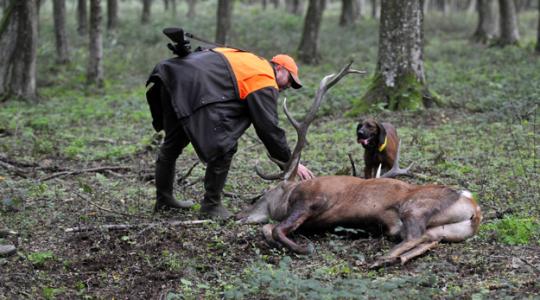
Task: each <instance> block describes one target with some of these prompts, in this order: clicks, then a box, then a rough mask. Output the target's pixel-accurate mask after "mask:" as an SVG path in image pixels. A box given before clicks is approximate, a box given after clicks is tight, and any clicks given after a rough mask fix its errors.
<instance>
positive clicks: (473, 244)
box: [0, 0, 540, 299]
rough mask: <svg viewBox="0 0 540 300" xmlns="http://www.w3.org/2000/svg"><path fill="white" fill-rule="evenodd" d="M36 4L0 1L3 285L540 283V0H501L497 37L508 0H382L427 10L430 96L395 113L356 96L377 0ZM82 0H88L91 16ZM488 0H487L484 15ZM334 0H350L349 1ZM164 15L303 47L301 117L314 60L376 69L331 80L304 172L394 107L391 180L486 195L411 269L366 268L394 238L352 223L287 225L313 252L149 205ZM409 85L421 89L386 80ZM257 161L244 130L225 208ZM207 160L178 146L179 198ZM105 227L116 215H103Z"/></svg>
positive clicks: (149, 288) (457, 292) (207, 33)
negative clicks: (150, 91)
mask: <svg viewBox="0 0 540 300" xmlns="http://www.w3.org/2000/svg"><path fill="white" fill-rule="evenodd" d="M39 2H40V3H37V1H35V0H25V1H9V0H3V1H0V12H1V15H2V16H3V17H2V22H1V23H0V46H1V47H0V53H2V54H3V55H1V57H0V62H1V63H0V74H1V76H0V77H1V79H2V80H1V81H0V83H1V85H0V86H1V88H0V95H1V103H0V245H2V246H6V247H8V246H9V247H11V248H9V249H13V251H11V250H10V251H6V253H4V254H3V255H2V256H1V257H0V270H1V271H0V282H1V284H0V298H21V297H24V298H47V299H53V298H111V297H115V298H130V297H131V298H161V299H184V298H186V299H196V298H199V299H200V298H208V299H216V298H223V297H225V298H239V299H242V298H249V299H261V298H268V299H275V298H278V299H288V298H300V299H356V298H366V297H377V298H397V297H406V298H415V299H416V298H433V297H437V298H446V297H451V298H453V297H467V298H469V297H494V296H497V297H499V296H505V295H507V296H519V297H522V296H531V295H538V294H539V293H540V284H539V283H538V280H537V278H538V275H539V274H540V254H539V253H540V225H539V218H540V196H539V195H540V175H539V165H540V164H539V162H540V160H539V155H538V154H539V149H540V145H539V141H538V136H539V127H540V125H539V124H538V111H539V110H538V105H539V104H540V72H539V70H540V55H539V54H538V52H539V51H540V46H539V44H538V38H539V34H540V33H539V30H540V22H539V20H538V15H539V10H540V8H539V7H538V6H539V4H540V3H538V1H519V0H516V1H510V2H511V3H512V4H513V10H514V11H515V14H514V17H515V25H516V26H517V27H516V28H514V30H517V32H518V34H517V36H516V35H515V31H514V32H510V35H509V36H510V39H504V38H503V37H505V34H504V30H503V28H505V27H504V26H501V25H500V24H502V23H503V22H502V21H501V20H502V18H503V16H504V15H505V14H506V13H507V12H508V8H507V7H506V6H505V5H508V3H509V1H506V0H500V1H481V0H478V1H435V0H434V1H409V0H408V1H388V2H386V1H383V2H385V3H393V5H394V8H396V7H397V8H400V6H401V5H408V4H411V3H412V4H415V5H416V6H417V7H418V8H419V9H421V10H422V13H423V19H422V22H423V24H422V27H421V28H422V30H423V32H422V40H421V43H422V48H423V66H424V70H425V72H424V76H425V78H424V79H425V80H423V82H422V83H423V86H424V87H427V88H428V89H429V93H430V95H431V96H432V97H433V98H434V99H438V101H437V104H439V105H430V107H415V108H414V109H401V110H395V109H396V108H399V107H391V106H389V103H388V102H384V101H383V102H375V103H373V105H370V106H368V107H364V106H362V105H361V104H362V103H365V101H364V100H366V101H367V100H369V99H367V97H366V95H367V94H368V92H369V91H372V90H373V89H372V88H373V85H374V83H376V82H377V80H376V79H377V74H378V67H377V66H378V61H379V60H380V56H381V55H380V54H381V49H380V47H381V46H380V43H379V40H380V33H379V29H380V20H381V19H384V17H385V16H384V15H381V10H380V5H381V4H380V3H378V1H346V0H344V1H322V0H310V1H254V0H253V1H195V0H190V1H173V0H168V1H149V0H145V1H134V0H133V1H129V0H124V1H99V0H92V1H84V0H80V1H79V0H78V1H70V0H68V1H63V0H53V1H44V0H42V1H39ZM21 3H23V4H24V5H23V4H21ZM62 3H64V4H65V11H64V14H65V19H64V22H65V25H64V27H63V28H64V30H65V32H64V34H62V33H60V32H59V31H60V30H59V29H60V28H62V26H60V25H59V24H61V21H59V19H58V16H59V15H58V5H61V4H62ZM81 3H84V4H90V6H88V8H87V9H88V11H87V12H86V13H87V14H86V15H82V13H81V10H80V8H81ZM110 3H116V4H117V7H116V14H115V15H108V13H109V12H110V11H114V6H108V5H110ZM351 3H352V4H351ZM482 3H483V4H484V5H485V4H486V3H487V5H488V6H489V12H488V13H487V14H486V13H485V11H484V14H480V11H481V10H480V9H479V8H481V7H482V6H481V4H482ZM149 4H150V6H148V5H149ZM419 4H421V5H419ZM346 5H352V6H351V8H348V9H345V10H343V7H346ZM359 5H360V6H359ZM84 6H85V7H86V5H84ZM55 7H56V9H54V8H55ZM97 8H99V10H97ZM310 8H312V9H315V12H314V16H315V18H314V19H312V20H311V21H309V20H308V19H309V17H308V16H310V13H309V11H310ZM317 8H318V10H316V9H317ZM384 11H385V10H383V12H384ZM386 11H390V10H386ZM55 12H56V13H55ZM96 12H99V14H96ZM351 12H352V14H351ZM26 13H28V14H29V15H25V14H26ZM318 15H320V17H319V18H317V16H318ZM24 16H30V18H29V19H30V20H31V21H33V22H29V23H26V25H20V27H18V28H23V29H21V30H23V31H22V32H23V33H24V34H21V33H20V32H19V33H17V32H15V30H13V28H14V27H10V26H13V25H10V24H12V23H10V22H13V20H15V19H17V18H19V20H21V18H22V19H23V20H24V19H25V17H24ZM55 16H56V19H55ZM114 16H115V17H114ZM311 16H313V14H312V15H311ZM482 18H487V19H488V20H489V22H487V23H482V21H483V20H482ZM313 20H314V21H315V22H319V24H318V27H317V26H316V35H315V36H314V38H311V39H308V41H306V33H305V30H306V27H307V25H306V24H313V23H310V22H312V21H313ZM113 21H114V22H113ZM500 21H501V22H500ZM85 22H87V23H86V25H84V23H85ZM218 24H219V25H218ZM486 24H487V25H486ZM480 25H482V26H480ZM25 26H26V27H25ZM170 26H180V27H183V28H185V29H186V31H188V32H191V33H193V34H196V35H198V36H201V37H204V38H207V39H210V40H216V41H219V42H222V43H227V44H230V45H234V46H236V47H240V48H243V49H249V50H250V51H253V52H255V53H257V54H259V55H261V56H263V57H266V58H271V57H272V56H273V55H274V54H277V53H288V54H290V55H292V56H294V57H297V58H298V59H299V60H298V61H299V65H300V76H301V79H302V81H303V83H304V88H303V89H301V90H298V91H296V90H294V91H286V92H284V93H283V94H282V97H287V99H288V105H289V109H290V110H291V111H292V112H293V114H294V115H295V116H296V117H297V118H301V116H303V114H304V113H305V111H306V109H307V107H308V105H309V104H310V102H311V100H312V97H313V95H314V93H315V90H316V88H317V87H318V84H319V81H320V80H321V79H322V77H323V76H325V75H327V74H330V73H333V72H336V71H337V70H338V69H339V68H340V67H342V66H343V65H345V64H346V63H348V62H349V61H350V60H354V65H353V66H354V67H355V68H356V69H362V70H366V71H368V74H369V76H364V77H358V76H349V77H347V78H345V79H343V80H342V81H341V82H340V83H339V84H338V85H337V86H335V87H334V88H333V89H332V90H331V91H330V92H329V93H328V96H327V98H326V100H325V102H324V103H323V105H322V107H321V109H320V111H319V114H318V117H317V119H316V120H315V122H314V123H313V126H311V128H310V132H309V134H308V139H309V144H308V145H307V146H306V147H305V150H304V151H303V156H302V161H303V163H304V164H305V165H306V166H308V167H309V168H310V169H311V170H312V171H314V173H315V174H316V175H317V176H322V175H332V174H338V173H340V174H343V173H345V174H347V173H350V164H349V160H348V157H347V155H348V154H349V153H351V154H352V155H353V157H354V158H355V160H356V161H357V162H361V158H362V155H363V149H362V148H361V147H360V146H359V145H358V144H357V143H356V138H355V128H356V124H357V122H358V120H359V119H362V118H365V117H366V116H373V117H376V118H378V119H380V120H385V121H390V122H392V123H393V124H394V125H396V127H397V128H398V132H399V134H400V136H401V138H402V141H403V146H402V155H401V156H402V158H401V160H402V164H403V165H406V164H409V163H411V162H414V163H415V165H414V168H413V170H412V171H413V173H414V174H415V176H414V177H412V178H405V179H403V180H406V181H408V182H412V183H417V184H425V183H439V184H446V185H449V186H452V187H456V188H459V189H468V190H470V191H472V192H473V193H474V195H475V197H476V198H477V199H478V201H479V204H480V206H481V207H482V210H483V212H484V222H483V224H482V226H481V229H480V232H479V234H478V235H477V236H475V237H474V238H472V239H470V240H468V241H466V242H464V243H459V244H444V245H441V246H439V247H438V248H437V249H435V250H433V251H431V252H430V253H428V254H426V255H424V256H423V257H420V258H418V259H416V260H414V261H412V262H410V263H409V264H407V265H405V266H395V267H390V268H383V269H380V270H378V271H373V270H368V268H367V266H368V264H369V262H371V261H372V260H373V258H374V257H376V256H378V255H380V254H381V253H384V252H386V251H387V250H388V249H389V248H390V247H391V246H392V245H393V243H394V242H393V241H390V240H388V239H387V238H386V237H384V236H377V235H370V234H368V233H365V232H363V231H361V230H359V229H352V228H337V229H336V230H335V231H331V232H322V233H305V234H302V233H301V234H295V235H294V237H293V238H295V239H296V240H299V241H303V242H305V243H307V242H308V241H310V242H312V243H314V244H315V248H316V252H315V254H313V255H312V256H297V255H294V254H292V253H290V252H288V251H286V250H285V249H276V248H271V247H269V246H268V245H267V244H266V243H264V242H263V239H262V237H261V235H260V232H259V228H258V227H257V226H248V225H238V224H236V223H234V222H233V221H230V222H226V223H215V222H205V223H197V222H191V221H193V220H197V218H198V217H197V216H198V209H199V206H198V205H196V206H195V207H194V208H193V209H192V210H188V211H180V212H168V213H162V214H161V213H160V214H153V213H152V207H153V203H154V193H155V191H154V188H153V165H154V159H155V154H156V149H157V147H158V145H159V142H160V140H161V139H162V134H157V133H155V132H154V131H153V129H152V126H151V118H150V113H149V111H148V107H147V103H146V99H145V82H146V79H147V76H148V75H149V73H150V71H151V70H152V68H153V66H154V65H155V64H156V63H157V62H159V61H160V60H162V59H166V58H169V57H171V56H172V54H171V53H170V51H169V49H167V46H166V44H167V43H168V42H169V41H168V40H167V38H166V37H165V36H164V35H163V34H162V33H161V31H162V29H163V28H165V27H170ZM486 26H487V27H486ZM479 29H480V30H479ZM24 30H27V31H24ZM28 30H30V31H28ZM512 33H514V34H512ZM29 36H30V38H31V39H30V41H29V39H28V37H29ZM311 36H312V37H313V35H311ZM21 37H24V39H20V38H21ZM62 37H64V38H65V40H64V41H63V42H62V41H61V40H62ZM506 37H508V35H507V36H506ZM28 43H29V44H28ZM306 44H307V45H309V46H305V45H306ZM193 45H194V47H195V46H198V45H199V43H197V42H193ZM203 46H205V45H203ZM306 49H309V51H307V50H306ZM29 51H30V52H29ZM32 51H34V53H32ZM396 51H397V50H396ZM6 53H9V55H8V54H6ZM32 60H33V62H32ZM15 66H23V67H15ZM25 66H26V67H25ZM32 66H34V68H35V69H32ZM6 70H9V71H6ZM32 82H33V84H32ZM396 95H397V96H396ZM414 95H416V90H415V89H414V88H413V89H408V88H405V89H403V90H399V92H398V93H394V94H393V96H395V97H397V99H410V98H412V97H413V96H414ZM439 100H440V101H439ZM398 101H402V100H398ZM359 105H360V109H358V108H359ZM280 124H281V125H282V126H283V127H284V128H285V129H286V131H287V133H288V137H289V143H290V144H291V145H293V144H294V142H295V135H294V129H293V128H292V127H291V126H290V125H289V124H288V122H287V120H286V118H284V115H283V114H281V115H280ZM258 161H259V162H262V165H263V166H264V167H265V168H266V169H267V170H273V168H275V167H274V166H273V165H272V164H271V163H270V162H267V161H268V160H267V158H266V155H265V150H264V147H263V145H262V144H261V142H260V141H259V140H258V139H257V137H256V134H255V132H254V131H253V130H252V129H250V130H248V132H247V134H245V135H244V136H243V137H242V139H241V140H240V146H239V151H238V153H237V154H236V156H235V159H234V161H233V165H232V169H231V172H230V175H229V180H228V183H227V185H226V187H225V194H224V201H225V205H226V206H227V207H228V208H230V209H231V210H233V211H235V212H237V211H240V210H241V209H242V208H244V207H246V206H247V205H248V204H249V203H250V202H251V201H252V199H253V198H255V197H256V196H257V195H260V193H262V192H263V191H264V190H265V189H268V188H269V187H270V186H271V185H272V184H273V183H271V182H267V181H264V180H262V179H260V178H258V177H257V175H256V173H255V172H254V169H253V167H254V166H255V164H256V162H258ZM203 175H204V166H203V165H202V164H201V163H198V159H197V156H196V154H195V152H194V151H193V149H192V148H191V147H189V148H188V149H186V151H184V153H183V154H182V156H181V158H180V159H179V161H178V165H177V181H178V182H177V188H176V196H177V198H178V199H195V200H196V201H198V202H200V200H201V198H202V194H203V184H202V177H203ZM178 221H186V222H184V223H178ZM175 222H176V223H175ZM190 222H191V223H190ZM111 224H114V225H128V226H127V228H123V229H122V228H121V229H119V228H111V227H109V228H108V229H107V228H106V227H103V226H102V225H111ZM100 226H102V227H100ZM80 227H86V228H89V230H83V231H79V230H78V229H80ZM120 227H121V226H120ZM3 249H8V248H3Z"/></svg>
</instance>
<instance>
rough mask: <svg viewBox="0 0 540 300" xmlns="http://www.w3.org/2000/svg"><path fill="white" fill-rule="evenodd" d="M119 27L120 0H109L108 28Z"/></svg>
mask: <svg viewBox="0 0 540 300" xmlns="http://www.w3.org/2000/svg"><path fill="white" fill-rule="evenodd" d="M116 28H118V0H107V29H108V30H115V29H116Z"/></svg>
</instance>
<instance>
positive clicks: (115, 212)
mask: <svg viewBox="0 0 540 300" xmlns="http://www.w3.org/2000/svg"><path fill="white" fill-rule="evenodd" d="M75 195H77V196H78V197H79V198H81V199H82V200H83V201H86V202H88V203H90V204H91V205H92V206H95V207H96V208H98V209H100V210H103V211H106V212H110V213H113V214H117V215H122V216H124V217H132V218H133V217H135V218H142V219H145V218H148V217H146V216H142V215H132V214H128V213H124V212H120V211H115V210H112V209H108V208H105V207H102V206H100V205H98V204H97V203H94V202H93V201H92V200H90V199H88V198H86V197H84V196H83V195H81V194H79V193H77V192H75Z"/></svg>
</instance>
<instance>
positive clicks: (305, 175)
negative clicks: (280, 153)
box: [296, 164, 315, 180]
mask: <svg viewBox="0 0 540 300" xmlns="http://www.w3.org/2000/svg"><path fill="white" fill-rule="evenodd" d="M296 174H297V175H298V177H300V180H308V179H313V178H315V176H314V175H313V173H311V171H310V170H309V169H308V168H306V167H304V165H302V164H298V169H297V170H296Z"/></svg>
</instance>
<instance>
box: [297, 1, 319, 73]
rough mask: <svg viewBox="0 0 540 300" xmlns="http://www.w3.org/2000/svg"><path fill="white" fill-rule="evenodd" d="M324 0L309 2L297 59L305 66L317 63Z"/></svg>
mask: <svg viewBox="0 0 540 300" xmlns="http://www.w3.org/2000/svg"><path fill="white" fill-rule="evenodd" d="M324 6H325V0H309V4H308V8H307V14H306V18H305V20H304V30H303V32H302V39H301V42H300V46H299V47H298V58H299V59H300V61H302V62H304V63H306V64H316V63H317V62H318V61H319V58H320V57H319V56H320V55H319V31H320V28H321V23H322V16H323V12H324V8H325V7H324Z"/></svg>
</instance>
